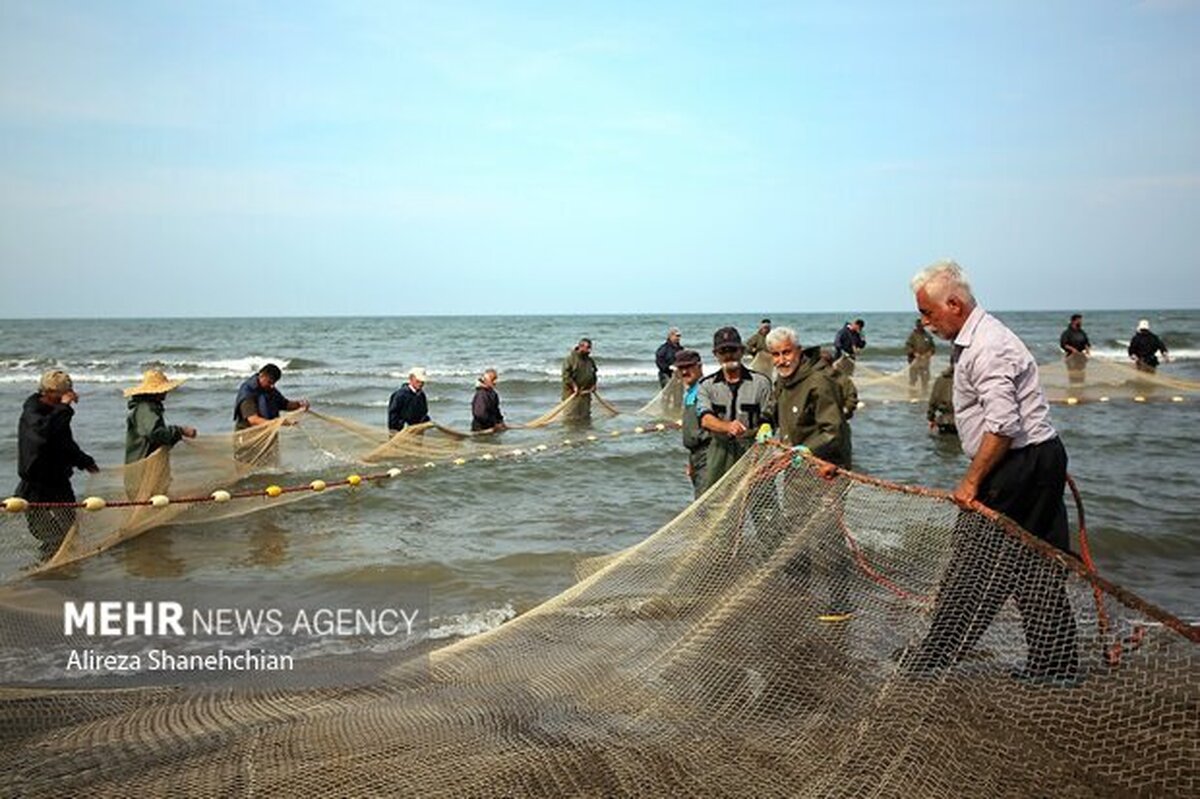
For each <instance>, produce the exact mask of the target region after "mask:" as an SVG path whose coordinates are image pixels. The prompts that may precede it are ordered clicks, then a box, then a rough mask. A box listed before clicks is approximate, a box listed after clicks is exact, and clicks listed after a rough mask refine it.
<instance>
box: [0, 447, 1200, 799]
mask: <svg viewBox="0 0 1200 799" xmlns="http://www.w3.org/2000/svg"><path fill="white" fill-rule="evenodd" d="M823 469H824V467H823V466H821V465H820V464H819V463H815V462H812V461H810V460H804V459H800V458H799V457H794V456H793V455H792V453H791V452H782V453H781V452H780V450H779V449H777V448H770V447H764V446H758V447H755V448H754V449H752V450H751V451H750V453H749V454H747V455H746V456H745V457H744V458H743V459H742V460H741V461H740V462H739V464H738V465H737V466H736V467H735V468H734V469H732V470H731V471H730V472H729V473H728V474H727V475H726V476H725V477H724V478H723V479H722V481H721V482H720V483H718V484H717V485H716V486H715V487H714V488H713V489H711V490H710V491H709V492H708V493H707V494H706V495H705V496H703V497H702V498H701V499H700V500H698V501H697V502H696V503H694V504H692V505H691V506H690V507H689V508H688V509H687V510H686V511H684V512H683V513H682V514H681V515H679V516H678V517H677V518H676V519H674V520H673V521H672V522H670V523H669V524H668V525H667V526H665V527H664V528H662V529H661V530H659V531H658V532H657V533H655V534H654V535H652V536H651V537H650V538H648V539H646V540H645V541H644V542H642V543H641V544H639V545H637V546H635V547H633V548H631V549H629V550H626V551H624V552H622V553H619V554H618V555H616V556H614V557H612V558H611V559H608V560H607V561H603V562H592V563H590V564H588V566H587V569H586V570H587V571H588V572H589V574H588V576H587V577H585V578H583V579H581V581H580V582H578V583H577V584H576V585H575V586H574V587H572V588H571V589H569V590H567V591H566V592H565V593H563V594H562V595H560V596H558V597H556V598H554V599H552V600H550V601H548V602H546V603H544V604H543V605H541V606H539V607H537V608H535V609H534V610H531V611H529V612H527V613H525V614H524V615H522V616H519V617H518V618H516V619H514V620H513V621H510V622H508V623H507V624H504V625H503V626H501V627H499V628H497V629H495V630H493V631H491V632H490V633H486V634H483V635H480V636H477V637H475V638H470V639H466V640H464V641H461V642H459V643H457V644H454V645H451V646H448V647H445V648H443V649H440V650H436V651H434V652H433V653H432V655H430V656H429V659H428V663H427V664H425V666H424V667H422V668H414V667H412V663H411V661H409V660H405V659H403V657H402V656H399V655H398V656H397V660H396V662H395V663H394V665H393V666H392V667H391V668H390V669H389V670H388V671H387V673H386V675H385V676H384V677H383V678H382V679H380V680H379V681H378V682H377V683H375V684H373V685H370V686H369V687H359V688H352V689H350V688H347V689H341V690H334V689H310V690H307V691H296V692H289V691H283V690H277V691H273V692H264V693H256V694H248V695H232V694H230V695H223V694H211V693H210V694H192V693H185V692H182V691H178V690H171V689H130V690H121V691H94V690H93V691H89V690H74V691H49V690H38V689H31V688H22V689H18V688H9V689H6V690H4V691H3V692H2V693H0V747H3V752H4V755H3V757H4V762H5V763H6V768H5V769H4V770H3V772H2V773H0V793H3V794H5V795H35V794H43V793H55V794H64V795H79V794H84V793H86V794H89V795H103V794H123V795H151V796H152V795H161V794H167V793H171V794H175V793H184V794H205V795H212V794H219V795H229V794H253V793H259V792H263V791H269V792H271V793H280V794H297V793H301V792H303V793H304V794H306V795H347V794H353V795H364V794H372V795H373V794H390V795H402V796H498V797H499V796H519V795H539V796H563V795H587V796H611V795H635V794H639V795H657V796H846V797H857V796H864V795H871V796H903V797H911V796H979V795H982V796H1012V797H1023V796H1045V795H1054V796H1065V797H1085V796H1086V797H1096V796H1114V797H1116V796H1120V797H1126V796H1163V795H1171V796H1194V795H1196V793H1197V791H1198V790H1200V688H1198V686H1200V673H1198V669H1197V661H1196V640H1197V635H1196V631H1195V630H1194V629H1193V628H1189V627H1187V626H1186V625H1183V624H1182V623H1181V622H1179V621H1178V620H1176V619H1174V618H1173V617H1171V616H1169V615H1167V614H1165V613H1163V612H1162V611H1159V610H1157V609H1155V608H1153V607H1151V606H1149V605H1147V604H1145V603H1143V602H1141V601H1140V600H1138V599H1137V598H1136V597H1133V596H1131V595H1129V594H1127V593H1125V592H1123V591H1121V590H1120V589H1118V588H1116V587H1114V586H1111V585H1109V584H1107V583H1105V582H1104V581H1102V580H1100V579H1099V578H1096V577H1094V576H1092V575H1090V574H1089V573H1088V572H1087V570H1086V569H1085V568H1084V567H1083V566H1082V565H1080V564H1079V563H1078V562H1077V561H1075V560H1074V559H1071V558H1067V557H1066V556H1064V555H1062V554H1061V553H1056V552H1055V551H1053V550H1050V549H1049V548H1047V547H1046V546H1045V545H1044V544H1041V543H1040V542H1038V541H1036V540H1035V539H1032V538H1030V537H1029V536H1027V535H1026V534H1024V533H1022V532H1021V531H1020V530H1018V529H1016V528H1014V527H1013V526H1012V525H1011V524H1009V523H1006V522H1005V521H1004V520H1003V519H999V518H990V517H989V516H986V515H983V514H981V513H979V512H975V511H965V510H960V509H959V508H958V507H957V506H955V505H954V504H953V503H951V502H950V501H948V500H947V499H945V498H943V497H937V496H933V495H931V494H930V492H918V491H915V490H903V489H899V488H897V487H893V486H888V485H885V484H882V483H878V482H876V481H870V480H868V479H866V478H861V477H858V476H854V475H847V474H844V473H837V474H825V473H824V471H823ZM4 532H7V533H10V534H11V533H12V532H13V530H12V529H11V528H10V529H9V530H6V531H4ZM964 581H965V583H964ZM951 583H954V584H955V585H956V588H954V589H951V588H950V587H949V586H950V584H951ZM964 584H966V585H970V586H973V587H974V589H975V594H976V596H975V599H971V600H968V598H967V597H968V595H969V594H970V593H971V592H964V591H963V590H961V589H962V587H963V585H964ZM979 592H982V595H983V596H984V597H985V598H987V597H990V599H992V600H996V601H994V602H992V604H993V605H994V606H995V616H994V618H989V617H990V616H991V613H990V612H989V613H986V614H983V615H981V614H980V613H979V611H978V608H979V607H981V606H982V605H983V604H986V603H985V602H982V601H981V599H980V596H981V595H980V594H979ZM1058 594H1061V595H1062V597H1063V598H1064V599H1065V600H1066V601H1068V602H1069V607H1068V612H1067V614H1066V616H1065V619H1058V620H1057V621H1056V623H1055V624H1054V625H1051V626H1049V627H1047V626H1045V625H1043V627H1042V629H1041V631H1040V634H1041V635H1042V637H1043V640H1045V641H1048V642H1049V644H1050V645H1052V646H1054V647H1057V648H1058V649H1059V650H1063V648H1065V647H1069V646H1071V645H1072V644H1071V642H1072V641H1074V645H1073V646H1074V647H1075V649H1076V651H1077V655H1078V663H1079V666H1078V668H1077V669H1073V670H1072V672H1071V674H1060V675H1052V676H1051V679H1044V680H1029V679H1018V678H1015V677H1014V676H1013V671H1014V670H1019V669H1021V668H1022V667H1023V666H1024V665H1025V664H1026V646H1025V630H1024V627H1025V626H1029V625H1031V624H1034V623H1036V621H1037V618H1040V617H1038V614H1037V613H1035V612H1033V611H1030V609H1029V607H1028V604H1025V605H1023V607H1024V608H1025V609H1026V610H1027V612H1028V617H1027V618H1024V619H1023V618H1022V616H1021V614H1020V613H1019V612H1018V611H1017V609H1016V606H1015V604H1014V603H1013V602H1012V601H1009V602H1007V603H1002V600H1004V599H1005V598H1006V597H1008V598H1017V599H1021V598H1025V599H1028V597H1030V596H1048V595H1058ZM10 601H16V600H11V599H10ZM935 614H938V615H941V616H943V617H945V616H946V615H949V616H955V615H959V616H969V617H970V618H971V619H973V620H974V622H975V623H976V626H977V627H980V628H982V631H981V634H980V635H979V636H978V638H977V640H974V641H973V642H972V643H970V645H963V646H960V647H958V648H954V647H951V651H952V653H953V658H952V662H950V663H949V664H948V665H946V666H945V667H944V668H939V669H928V668H921V667H920V666H919V665H914V663H915V661H914V659H913V658H912V654H913V653H914V652H918V651H920V650H921V649H922V647H923V643H922V642H924V641H926V640H927V637H928V633H929V630H930V619H931V616H933V615H935ZM1043 621H1044V620H1043ZM55 622H57V623H61V622H59V621H58V620H53V622H52V621H47V623H48V624H49V623H55ZM31 623H32V622H31ZM329 668H330V669H336V668H337V662H336V661H330V665H329Z"/></svg>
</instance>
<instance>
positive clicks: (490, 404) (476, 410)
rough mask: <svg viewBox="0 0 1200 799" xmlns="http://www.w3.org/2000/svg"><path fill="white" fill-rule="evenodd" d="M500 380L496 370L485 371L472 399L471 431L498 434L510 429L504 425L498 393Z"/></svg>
mask: <svg viewBox="0 0 1200 799" xmlns="http://www.w3.org/2000/svg"><path fill="white" fill-rule="evenodd" d="M498 379H499V375H498V374H497V373H496V370H495V369H485V370H484V372H483V375H482V376H481V377H480V378H479V385H477V386H475V396H474V397H473V398H472V399H471V429H472V430H474V431H476V432H478V431H481V430H488V431H492V432H496V433H498V432H500V431H501V430H505V429H507V427H508V425H506V424H504V414H502V413H500V395H499V394H497V393H496V381H497V380H498Z"/></svg>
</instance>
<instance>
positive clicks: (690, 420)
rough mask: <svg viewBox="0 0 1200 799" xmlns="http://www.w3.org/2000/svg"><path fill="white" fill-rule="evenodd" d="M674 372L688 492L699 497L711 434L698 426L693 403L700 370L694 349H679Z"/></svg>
mask: <svg viewBox="0 0 1200 799" xmlns="http://www.w3.org/2000/svg"><path fill="white" fill-rule="evenodd" d="M675 373H676V374H677V375H679V379H680V381H682V382H683V413H682V415H681V420H682V425H683V446H684V448H685V449H687V451H688V465H687V476H688V477H689V478H691V481H692V490H693V491H694V493H695V495H696V496H700V494H701V493H703V491H704V486H705V477H704V475H705V467H706V465H707V463H708V443H709V439H711V438H712V435H711V434H710V433H709V432H708V431H707V430H705V429H704V428H703V427H701V426H700V414H699V413H697V408H696V404H697V401H698V400H699V395H700V376H701V374H703V367H702V366H701V364H700V353H698V352H696V351H695V350H680V351H679V354H678V355H676V356H675Z"/></svg>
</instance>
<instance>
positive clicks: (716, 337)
mask: <svg viewBox="0 0 1200 799" xmlns="http://www.w3.org/2000/svg"><path fill="white" fill-rule="evenodd" d="M741 346H742V334H741V333H739V332H738V331H737V328H736V327H722V328H720V329H719V330H718V331H717V332H716V333H713V349H714V350H719V349H723V348H727V347H738V348H741Z"/></svg>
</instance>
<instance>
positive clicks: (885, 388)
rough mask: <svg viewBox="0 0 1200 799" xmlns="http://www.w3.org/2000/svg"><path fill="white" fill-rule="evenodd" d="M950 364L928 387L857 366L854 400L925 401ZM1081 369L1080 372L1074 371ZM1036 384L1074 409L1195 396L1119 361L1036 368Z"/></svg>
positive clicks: (1165, 377)
mask: <svg viewBox="0 0 1200 799" xmlns="http://www.w3.org/2000/svg"><path fill="white" fill-rule="evenodd" d="M949 365H950V362H949V359H947V358H935V359H933V360H932V361H931V362H930V364H929V373H930V379H929V382H928V383H925V382H923V381H922V380H920V379H919V377H918V378H916V379H914V374H913V371H912V370H911V369H910V367H907V366H905V367H902V368H900V369H897V370H895V371H891V372H888V371H884V370H881V369H878V368H874V367H871V366H867V365H864V364H862V363H861V362H860V363H858V364H857V365H856V366H855V367H854V373H853V380H854V384H855V385H856V386H857V387H858V394H859V398H860V399H862V400H863V401H864V402H866V403H868V404H872V403H881V402H926V401H928V399H929V391H930V388H931V387H932V385H933V381H934V380H936V379H937V376H938V375H939V374H941V373H942V372H943V371H945V369H946V368H947V367H948V366H949ZM1077 367H1081V368H1077ZM1038 374H1039V379H1040V382H1041V385H1042V389H1043V390H1044V391H1045V392H1046V398H1047V399H1048V400H1050V401H1051V402H1058V403H1068V404H1075V403H1081V402H1108V401H1110V400H1134V401H1137V402H1143V401H1148V402H1170V401H1174V402H1181V401H1184V400H1185V399H1188V398H1195V397H1197V396H1200V381H1195V380H1186V379H1183V378H1178V377H1172V376H1170V375H1169V374H1164V373H1163V372H1162V371H1161V370H1160V371H1159V372H1158V373H1151V372H1143V371H1139V370H1138V369H1136V368H1135V367H1134V366H1133V365H1131V364H1127V363H1121V362H1119V361H1110V360H1104V359H1101V358H1088V359H1086V360H1080V361H1078V362H1075V363H1072V364H1070V365H1068V364H1067V363H1066V362H1065V361H1061V360H1059V361H1051V362H1048V363H1043V364H1041V365H1039V366H1038Z"/></svg>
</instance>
